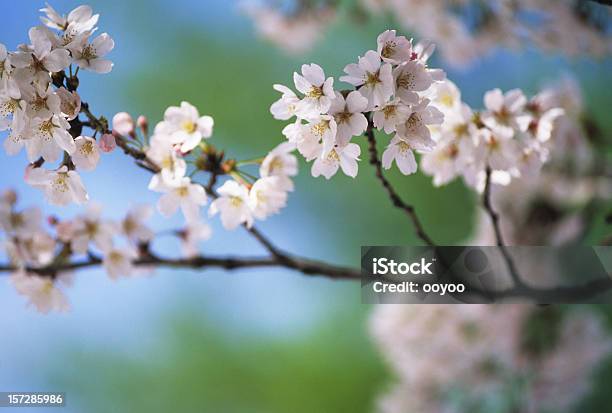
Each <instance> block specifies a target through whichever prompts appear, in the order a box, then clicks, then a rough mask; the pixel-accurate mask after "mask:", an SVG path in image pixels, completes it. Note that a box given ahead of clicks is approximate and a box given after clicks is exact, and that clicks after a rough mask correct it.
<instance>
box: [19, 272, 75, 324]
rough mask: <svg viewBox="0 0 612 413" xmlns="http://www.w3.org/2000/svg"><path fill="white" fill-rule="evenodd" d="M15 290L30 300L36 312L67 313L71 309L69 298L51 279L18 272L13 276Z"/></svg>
mask: <svg viewBox="0 0 612 413" xmlns="http://www.w3.org/2000/svg"><path fill="white" fill-rule="evenodd" d="M11 282H12V283H13V285H14V286H15V290H17V292H18V293H19V294H21V295H24V296H26V297H27V298H28V301H29V304H30V305H33V306H34V307H36V310H37V311H39V312H41V313H43V314H47V313H49V312H51V311H57V312H66V311H68V310H69V309H70V304H69V303H68V299H67V297H66V296H65V295H64V293H63V292H62V291H61V290H60V289H59V288H57V286H56V285H55V284H56V282H57V281H56V282H54V281H53V279H52V278H51V277H48V276H45V277H43V276H39V275H35V274H28V273H26V272H25V271H17V272H15V273H13V274H12V275H11Z"/></svg>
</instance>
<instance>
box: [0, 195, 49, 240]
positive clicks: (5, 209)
mask: <svg viewBox="0 0 612 413" xmlns="http://www.w3.org/2000/svg"><path fill="white" fill-rule="evenodd" d="M41 222H42V212H41V210H40V209H39V208H27V209H24V210H23V211H20V212H18V211H15V210H14V208H13V207H12V206H10V205H7V204H5V203H1V204H0V227H1V228H2V230H3V231H4V232H6V233H7V234H13V235H15V236H17V237H18V238H23V237H29V236H32V235H33V234H34V233H36V232H37V231H39V229H40V226H41Z"/></svg>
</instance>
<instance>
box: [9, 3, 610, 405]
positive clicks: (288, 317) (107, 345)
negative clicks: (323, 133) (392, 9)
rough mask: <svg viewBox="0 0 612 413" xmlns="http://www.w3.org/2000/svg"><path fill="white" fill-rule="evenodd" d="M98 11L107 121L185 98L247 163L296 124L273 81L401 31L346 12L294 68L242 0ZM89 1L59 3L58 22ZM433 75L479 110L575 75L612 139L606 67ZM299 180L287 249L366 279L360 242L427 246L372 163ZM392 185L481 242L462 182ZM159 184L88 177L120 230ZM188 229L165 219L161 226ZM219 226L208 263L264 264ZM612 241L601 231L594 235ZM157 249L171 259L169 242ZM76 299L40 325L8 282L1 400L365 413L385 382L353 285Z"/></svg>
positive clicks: (288, 284) (210, 276)
mask: <svg viewBox="0 0 612 413" xmlns="http://www.w3.org/2000/svg"><path fill="white" fill-rule="evenodd" d="M89 3H90V4H91V5H92V6H93V7H94V9H95V11H96V12H99V13H100V14H101V20H100V23H99V26H100V28H101V31H108V32H109V33H110V34H111V35H112V36H113V38H114V39H115V42H116V49H115V51H113V53H112V54H111V58H112V60H113V61H114V62H115V68H114V70H113V72H112V73H111V74H109V75H108V76H99V75H91V74H84V75H83V77H82V79H81V80H82V84H83V86H82V90H83V92H82V93H83V97H84V99H85V100H87V101H88V102H90V104H91V105H92V107H94V108H96V109H95V110H96V112H97V113H100V114H105V115H107V116H108V117H110V116H112V114H113V113H115V112H118V111H123V110H125V111H128V112H130V113H132V114H133V115H138V114H145V115H147V116H148V117H149V119H150V122H151V124H154V123H155V122H157V121H158V120H159V119H160V117H161V116H162V114H163V111H164V110H165V108H166V107H167V106H170V105H177V104H178V103H179V102H180V101H181V100H187V101H189V102H191V103H193V104H194V105H195V106H197V107H198V108H199V109H200V112H201V113H203V114H209V115H211V116H213V117H214V119H215V131H214V135H213V140H212V141H211V142H213V143H214V144H215V145H216V146H218V147H222V148H226V150H227V152H228V154H229V156H232V157H236V158H253V157H257V156H260V155H261V154H263V153H265V152H266V151H267V150H269V149H271V148H272V147H274V146H275V145H276V144H278V143H280V142H281V141H282V140H283V136H282V135H281V133H280V132H281V130H282V128H283V126H284V123H282V122H278V121H275V120H274V119H272V117H271V115H270V114H269V106H270V104H271V103H272V102H273V101H274V100H276V99H277V97H278V95H277V93H276V92H275V91H274V90H273V89H272V84H274V83H283V84H286V85H291V83H292V80H291V79H292V73H293V71H295V70H299V67H300V65H301V64H302V63H310V62H316V63H318V64H320V65H321V66H322V67H324V68H325V71H326V74H327V75H332V76H336V77H338V76H339V75H340V74H341V72H342V68H343V67H344V66H345V65H346V64H347V63H350V62H353V61H355V60H356V57H357V56H358V55H360V54H362V53H363V52H364V51H365V50H368V49H370V48H374V47H375V41H376V35H377V34H378V33H379V32H381V31H382V30H384V29H386V28H393V27H395V24H394V23H393V21H392V20H390V19H387V18H385V17H380V18H374V19H370V20H368V21H366V22H361V23H360V24H359V25H356V24H355V22H354V21H352V20H351V18H350V17H348V16H341V17H340V19H339V20H338V21H337V22H336V23H335V24H334V25H333V26H332V27H331V28H330V29H329V30H328V31H327V32H326V33H325V36H324V40H323V41H322V42H320V43H318V44H317V45H316V47H315V48H314V49H313V50H312V51H311V52H309V53H308V54H307V55H305V56H299V57H295V56H294V57H289V56H286V55H284V54H283V53H282V52H280V51H278V50H277V49H276V48H275V47H274V46H272V45H270V44H268V43H266V42H263V41H261V40H260V39H258V38H257V37H256V36H255V35H254V31H253V29H252V24H251V22H250V21H249V20H248V18H246V17H245V16H243V15H241V14H240V13H239V10H238V7H237V3H236V2H232V1H224V0H214V1H205V2H198V1H195V0H193V1H190V0H175V1H172V2H167V1H143V0H136V1H130V2H106V1H101V0H99V1H90V2H89ZM77 4H79V3H78V2H75V1H55V2H53V6H54V7H56V8H57V9H58V10H61V11H68V10H70V9H71V8H72V7H74V6H76V5H77ZM38 6H43V3H42V2H39V1H34V2H18V3H13V4H11V5H10V6H8V10H7V14H8V16H7V17H5V19H6V21H7V25H6V26H4V27H0V41H2V42H3V43H5V44H7V46H8V47H9V49H14V48H15V47H16V45H17V44H18V43H19V42H24V41H26V40H27V29H28V27H30V26H32V25H34V24H36V22H37V20H36V19H37V13H36V9H37V8H38ZM3 20H4V19H3ZM432 66H435V67H443V68H444V69H445V70H447V72H448V76H449V78H451V79H452V80H454V81H455V82H456V83H457V84H458V85H459V87H460V89H461V90H462V92H463V95H464V100H465V101H466V102H468V103H469V104H470V105H473V106H474V107H479V106H481V96H482V94H483V93H484V92H485V91H486V90H488V89H491V88H493V87H500V88H502V89H509V88H512V87H521V88H523V89H524V90H525V91H526V92H527V93H534V92H536V91H537V90H538V89H539V88H540V87H541V86H542V85H544V84H546V83H547V82H550V81H553V80H555V79H556V78H558V77H560V76H561V75H563V74H564V73H568V72H569V73H572V74H573V75H575V76H576V77H577V78H578V79H579V81H580V82H581V85H582V86H583V88H584V91H585V95H586V96H587V99H586V104H587V107H588V108H589V110H590V111H591V112H592V113H593V114H594V116H595V117H596V118H597V119H598V120H599V121H600V125H601V126H602V128H604V130H605V131H607V132H608V133H609V132H610V131H612V120H611V119H610V117H609V113H608V112H609V108H610V107H611V104H612V99H611V97H610V95H609V93H608V89H609V85H610V84H611V83H610V80H611V76H612V75H611V73H612V71H611V70H610V69H611V68H612V66H611V65H610V60H609V59H606V60H605V61H592V60H588V59H582V60H573V61H571V60H567V59H565V58H563V57H560V56H556V55H547V54H541V53H539V52H537V51H534V50H527V51H524V52H521V53H516V52H514V53H511V52H507V51H497V52H496V53H494V54H493V55H492V56H490V57H487V58H485V59H483V60H482V61H479V62H477V63H476V64H475V65H474V66H472V67H470V68H469V69H466V70H461V71H459V70H453V69H452V68H449V67H445V66H443V62H440V61H439V60H436V59H435V58H434V60H433V63H432ZM602 85H606V87H602ZM381 148H382V145H381ZM362 149H363V150H365V146H364V145H363V146H362ZM22 155H23V154H22ZM363 158H365V157H363ZM2 159H3V162H4V161H5V157H4V156H3V158H2ZM24 165H25V156H20V157H17V158H11V159H8V160H7V161H6V163H3V164H2V166H1V168H2V170H3V172H7V171H9V170H19V171H20V170H21V169H20V168H23V166H24ZM301 166H302V168H301V174H300V176H299V178H298V179H297V182H296V187H297V190H296V191H295V193H293V194H291V197H290V203H289V207H288V208H287V209H286V210H285V211H284V212H283V214H281V215H279V216H276V217H274V218H272V219H270V220H269V221H266V222H265V223H263V224H262V225H261V228H262V229H263V230H264V231H266V232H267V233H268V234H269V235H270V237H271V238H273V239H275V240H276V241H277V242H278V244H279V245H281V246H282V247H283V248H286V249H288V250H290V251H294V252H297V253H300V254H303V255H306V256H311V257H318V258H321V259H326V260H330V261H333V262H337V263H343V264H352V265H355V266H356V264H357V262H358V259H359V251H360V250H359V247H360V245H394V244H412V243H416V242H418V241H417V240H416V238H415V236H414V234H413V231H412V229H411V227H410V224H409V222H408V221H407V220H406V219H405V217H404V216H403V214H402V213H401V212H399V211H398V210H396V209H394V208H392V207H391V205H390V203H389V201H388V199H387V198H386V196H385V194H384V192H383V189H382V188H381V187H380V186H379V185H378V184H377V183H376V181H375V179H374V171H373V169H372V168H371V167H370V166H369V165H368V163H367V162H365V161H362V162H361V163H360V172H359V175H358V178H357V179H355V180H352V179H350V178H347V177H345V176H344V175H341V174H338V176H336V177H334V178H333V180H332V181H330V182H327V181H324V180H323V179H316V180H315V179H313V178H312V177H311V176H310V173H309V167H308V166H306V165H304V164H302V165H301ZM2 175H3V176H4V177H3V178H2V182H1V183H2V187H6V186H13V187H17V188H18V189H19V191H20V193H22V194H23V195H22V205H29V204H33V203H40V202H41V201H42V196H41V194H40V193H39V192H37V191H34V190H32V189H31V188H28V187H27V186H25V185H24V184H22V183H19V182H17V181H16V180H15V179H14V175H13V174H7V173H4V174H2ZM389 177H390V179H391V180H392V181H393V183H394V185H396V187H397V188H398V190H399V191H400V192H401V194H402V196H403V197H404V198H405V199H406V200H409V201H410V202H411V203H413V204H414V205H415V207H416V209H417V211H418V213H419V215H420V216H421V218H422V220H423V224H424V226H425V227H426V228H428V230H429V232H430V235H432V237H433V238H434V239H436V240H437V241H438V242H439V243H440V244H454V243H459V242H461V241H462V240H465V239H467V238H469V236H470V235H471V233H472V231H473V227H474V219H475V201H476V199H475V197H474V195H473V194H472V193H471V192H470V191H468V190H467V189H466V188H465V187H464V186H463V185H462V184H461V183H460V182H454V183H452V184H451V185H448V186H446V187H443V188H439V189H435V188H433V187H432V185H431V182H430V178H428V177H425V176H423V175H421V174H420V173H419V174H417V175H415V176H410V177H404V176H402V175H400V174H399V173H398V172H397V171H395V170H392V171H390V172H389ZM147 180H148V177H147V176H146V174H145V173H144V172H142V171H140V170H139V169H137V168H134V167H133V165H132V164H131V163H130V162H129V160H127V159H124V158H123V157H122V156H121V154H119V153H113V154H112V155H110V156H108V157H107V158H105V159H104V162H103V165H102V166H101V167H100V169H99V171H98V174H97V176H96V177H94V176H86V177H85V183H86V184H87V185H88V188H89V189H90V191H91V192H92V197H93V198H94V199H98V200H103V201H104V202H105V204H106V205H105V206H106V207H107V211H108V213H109V214H110V215H111V216H120V215H121V213H122V212H124V211H125V210H126V209H127V206H128V204H133V203H136V202H154V201H155V200H156V197H157V196H156V195H155V194H151V193H150V192H148V191H147V189H146V184H147ZM69 211H70V210H69ZM70 212H72V211H70ZM50 213H56V214H59V215H62V214H66V213H67V212H66V211H65V210H57V209H53V208H51V209H50ZM179 222H180V221H179V220H175V221H170V222H167V221H163V220H161V219H159V218H156V220H155V224H156V227H157V228H168V227H170V226H171V224H172V223H174V224H177V223H179ZM214 229H215V235H214V236H213V238H212V240H211V241H208V242H206V243H204V244H203V248H204V250H205V251H207V252H218V253H222V252H227V251H228V250H231V251H233V252H235V253H242V252H244V253H247V254H248V253H252V252H260V250H259V249H258V247H257V245H255V244H254V243H253V242H252V241H251V240H250V239H248V237H246V236H245V234H243V233H240V231H237V232H236V233H226V232H225V231H223V230H222V229H221V228H220V227H219V225H218V224H216V223H215V227H214ZM603 231H605V229H604V227H603V225H599V226H598V228H597V229H596V230H595V232H594V233H593V234H592V236H591V237H592V238H591V239H597V237H599V236H600V235H601V234H602V233H603ZM160 248H162V251H166V252H168V253H171V252H176V250H177V246H176V245H173V244H171V243H168V244H162V245H161V246H160ZM69 296H70V299H71V302H72V304H73V307H74V308H73V311H72V312H71V313H70V314H69V315H53V316H49V317H43V316H40V315H37V314H33V311H31V310H29V309H25V308H24V307H25V306H24V305H23V301H22V300H21V299H20V298H19V297H16V294H15V293H14V291H13V290H12V289H11V287H10V286H9V285H8V283H3V284H2V285H1V286H0V300H2V303H3V304H2V307H1V309H2V311H1V313H0V329H1V330H0V331H3V332H6V334H5V339H4V340H2V341H1V342H0V389H1V390H5V389H6V390H45V389H48V390H55V391H65V392H66V393H67V400H68V403H69V404H68V407H67V410H68V411H71V412H82V411H87V412H120V411H121V412H123V411H125V412H147V413H152V412H168V411H177V412H203V411H207V412H208V411H210V412H262V413H263V412H266V413H274V412H279V413H280V412H370V411H372V410H373V406H374V403H375V399H376V396H377V395H378V394H380V393H381V392H382V391H383V390H384V389H385V388H386V386H387V384H388V383H389V379H390V374H389V372H388V371H387V369H386V368H385V366H384V365H383V362H382V360H381V358H380V357H379V356H378V355H377V354H376V351H375V349H374V347H373V345H372V343H371V341H370V339H369V337H368V334H367V317H368V313H369V311H370V310H371V308H369V307H368V306H365V305H362V304H360V295H359V285H358V284H356V283H352V284H351V283H345V282H334V281H329V280H324V279H310V278H307V277H304V276H301V275H296V274H291V273H286V272H285V271H282V270H263V271H262V270H258V271H246V272H241V273H237V274H226V273H223V272H217V271H209V272H206V273H205V274H204V275H202V274H197V273H191V272H166V271H158V273H157V274H156V275H155V276H153V277H151V278H137V279H134V280H126V281H122V282H119V283H112V282H110V281H108V280H107V279H106V277H105V276H104V274H103V273H102V272H100V271H96V270H94V271H88V272H85V273H83V274H80V276H79V278H78V279H77V283H76V285H75V287H74V288H73V289H71V290H69ZM9 332H10V333H9ZM607 370H608V371H609V373H610V374H607V375H605V376H602V378H601V380H599V382H600V383H601V385H602V390H600V391H599V392H597V391H596V392H595V394H594V396H593V397H592V398H591V401H588V402H587V403H591V404H588V405H587V406H588V407H589V408H596V406H604V405H606V404H607V405H608V406H609V405H610V402H612V400H611V399H612V398H611V397H610V396H609V395H608V393H609V392H607V391H605V388H604V387H603V386H604V383H605V381H606V379H607V378H608V377H612V367H611V368H607ZM20 411H24V412H25V411H26V410H20ZM576 411H580V410H576ZM584 411H587V410H584ZM588 411H596V410H588ZM599 411H603V410H599Z"/></svg>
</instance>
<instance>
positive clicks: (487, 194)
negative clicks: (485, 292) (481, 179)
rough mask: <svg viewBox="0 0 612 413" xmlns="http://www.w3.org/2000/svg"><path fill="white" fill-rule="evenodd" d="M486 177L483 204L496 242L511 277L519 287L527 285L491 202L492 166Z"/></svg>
mask: <svg viewBox="0 0 612 413" xmlns="http://www.w3.org/2000/svg"><path fill="white" fill-rule="evenodd" d="M485 172H486V178H485V188H484V192H483V194H482V205H483V207H484V209H485V210H486V211H487V214H488V215H489V217H491V223H492V225H493V230H494V231H495V242H496V244H497V246H498V247H499V250H500V251H501V253H502V256H503V258H504V261H505V263H506V267H507V268H508V272H509V273H510V277H511V278H512V281H513V282H514V284H515V285H516V286H517V287H525V283H524V282H523V280H522V278H521V276H520V275H519V272H518V270H517V269H516V264H515V263H514V260H513V259H512V257H511V256H510V252H509V251H508V249H507V248H506V244H505V242H504V238H503V236H502V232H501V227H500V225H499V214H498V213H497V212H496V211H495V209H494V208H493V205H492V204H491V168H490V167H489V166H487V168H486V171H485Z"/></svg>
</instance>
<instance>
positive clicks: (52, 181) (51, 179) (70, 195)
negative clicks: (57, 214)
mask: <svg viewBox="0 0 612 413" xmlns="http://www.w3.org/2000/svg"><path fill="white" fill-rule="evenodd" d="M26 182H27V183H28V184H30V185H32V186H33V187H35V188H39V189H41V190H43V192H44V193H45V198H46V199H47V201H48V202H49V203H51V204H53V205H67V204H69V203H72V202H74V203H76V204H83V203H85V202H87V200H88V195H87V192H86V191H85V186H83V182H82V181H81V177H80V176H79V174H77V173H76V171H70V170H68V167H67V166H65V165H64V166H62V167H60V168H59V169H57V170H55V171H47V170H45V169H42V168H30V169H29V170H28V172H27V173H26Z"/></svg>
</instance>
